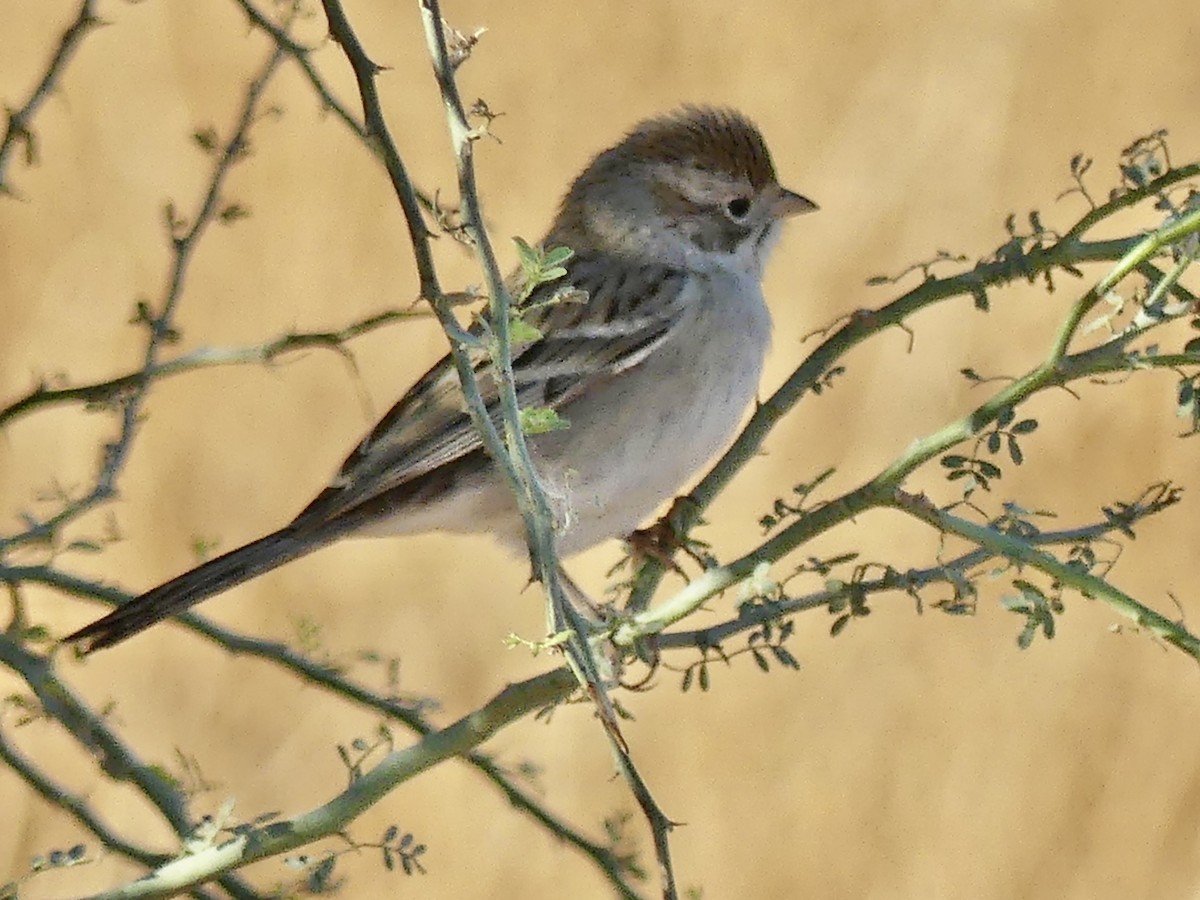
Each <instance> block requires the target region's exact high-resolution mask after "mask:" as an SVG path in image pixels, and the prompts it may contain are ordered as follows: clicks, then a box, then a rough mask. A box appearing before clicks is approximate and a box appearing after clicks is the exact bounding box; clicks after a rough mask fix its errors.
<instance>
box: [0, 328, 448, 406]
mask: <svg viewBox="0 0 1200 900" xmlns="http://www.w3.org/2000/svg"><path fill="white" fill-rule="evenodd" d="M426 316H428V313H426V312H424V311H423V310H413V309H393V310H387V311H386V312H381V313H376V314H374V315H371V316H367V317H365V318H363V319H360V320H358V321H357V322H351V323H350V324H349V325H346V326H343V327H342V328H339V329H337V330H335V331H300V332H296V331H293V332H290V333H288V334H283V335H280V336H279V337H276V338H272V339H271V340H269V341H264V342H263V343H261V344H252V345H250V346H247V347H201V348H199V349H197V350H193V351H191V352H190V353H185V354H184V355H182V356H178V357H176V358H175V359H170V360H166V361H163V362H156V363H154V364H153V365H152V366H151V367H149V368H143V369H138V370H136V371H134V372H127V373H126V374H124V375H119V376H117V377H116V378H109V379H106V380H104V381H96V382H92V383H91V384H81V385H74V386H71V387H47V386H46V385H45V384H44V383H43V384H39V385H38V386H37V387H35V388H34V389H33V390H32V391H30V392H29V393H28V394H26V395H25V396H23V397H21V398H19V399H17V400H14V401H13V402H12V403H10V404H9V405H7V406H5V407H2V408H0V428H3V427H4V426H5V425H7V424H8V423H9V422H11V421H13V420H15V419H17V418H19V417H20V416H23V415H27V414H29V413H32V412H35V411H37V410H40V409H45V408H47V407H51V406H59V405H62V404H67V403H86V404H105V403H111V402H114V401H116V400H118V399H120V398H121V397H122V396H123V395H125V394H126V392H128V391H129V390H131V389H133V388H136V387H137V386H138V385H139V384H140V383H141V382H142V381H143V380H150V381H160V380H162V379H164V378H167V377H170V376H172V375H181V374H183V373H184V372H194V371H197V370H198V369H207V368H212V367H214V366H232V365H254V364H269V363H272V362H274V361H276V360H277V359H278V358H279V357H280V356H283V355H285V354H287V353H293V352H296V351H298V350H306V349H309V348H324V349H329V350H333V351H334V352H336V353H339V354H342V355H343V356H345V355H348V354H349V351H348V350H347V349H346V348H345V346H344V344H345V343H346V342H347V341H349V340H352V339H353V338H356V337H358V336H360V335H363V334H367V333H369V332H372V331H375V330H376V329H378V328H382V327H384V326H386V325H391V324H393V323H395V322H401V321H406V320H408V319H415V318H425V317H426Z"/></svg>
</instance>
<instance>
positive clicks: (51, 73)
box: [0, 0, 104, 196]
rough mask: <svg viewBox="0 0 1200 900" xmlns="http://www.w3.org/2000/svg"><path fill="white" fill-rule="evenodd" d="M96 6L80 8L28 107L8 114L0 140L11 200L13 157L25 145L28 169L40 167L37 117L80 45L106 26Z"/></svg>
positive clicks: (89, 2)
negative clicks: (35, 128) (9, 177)
mask: <svg viewBox="0 0 1200 900" xmlns="http://www.w3.org/2000/svg"><path fill="white" fill-rule="evenodd" d="M95 5H96V4H95V0H83V2H82V3H80V4H79V12H78V13H76V15H75V20H74V21H73V22H71V24H70V25H69V26H67V30H66V31H64V32H63V35H62V37H61V38H60V39H59V42H58V47H57V48H56V49H55V51H54V53H53V55H52V56H51V57H50V63H49V65H47V66H46V72H45V74H44V75H42V78H41V80H40V81H39V82H38V84H37V87H35V88H34V89H33V93H32V94H30V95H29V99H28V100H27V101H25V105H24V106H22V107H21V108H20V109H15V110H14V109H11V108H8V109H6V110H5V112H6V113H7V116H8V124H7V126H6V127H5V129H4V138H3V139H2V140H0V194H8V195H10V196H12V195H13V194H14V191H13V189H12V187H11V186H10V185H9V184H8V182H7V181H6V179H5V172H6V170H7V168H8V161H9V157H10V156H12V154H13V152H14V151H15V150H16V149H17V146H18V145H24V147H25V161H26V163H27V164H28V165H34V164H36V163H37V160H38V152H37V138H36V137H35V136H34V134H33V131H32V130H31V125H32V122H33V117H34V116H35V115H37V111H38V109H39V108H40V107H41V105H42V103H43V102H44V101H45V99H46V98H47V97H49V96H50V94H51V93H52V92H53V91H54V89H55V87H57V85H58V80H59V78H60V77H61V76H62V73H63V70H64V69H65V68H66V66H67V63H68V62H69V61H70V59H71V56H72V55H73V54H74V53H75V51H76V50H77V49H78V48H79V44H80V42H81V41H82V40H83V39H84V37H85V36H86V35H87V34H88V33H89V32H90V31H92V30H94V29H96V28H98V27H100V26H101V25H103V24H104V22H103V21H102V20H101V19H99V18H97V17H96V13H95Z"/></svg>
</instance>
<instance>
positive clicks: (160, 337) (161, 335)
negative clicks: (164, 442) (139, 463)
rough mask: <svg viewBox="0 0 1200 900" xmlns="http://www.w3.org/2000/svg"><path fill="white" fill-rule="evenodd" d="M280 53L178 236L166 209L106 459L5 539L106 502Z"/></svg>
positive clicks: (246, 104) (50, 527)
mask: <svg viewBox="0 0 1200 900" xmlns="http://www.w3.org/2000/svg"><path fill="white" fill-rule="evenodd" d="M283 58H284V54H283V51H282V50H280V49H279V48H278V47H275V48H273V50H272V53H271V55H270V58H269V59H268V60H267V63H266V64H265V65H264V66H263V68H262V70H261V71H260V73H259V74H258V75H257V76H256V77H255V78H254V80H253V81H252V82H251V83H250V86H249V88H248V89H247V91H246V96H245V99H244V101H243V103H242V109H241V111H240V113H239V115H238V119H237V124H236V126H235V129H234V133H233V136H232V137H231V138H230V139H229V141H228V142H227V143H226V144H225V146H224V148H223V149H222V151H221V153H220V155H219V156H218V158H217V161H216V163H215V164H214V167H213V172H212V175H211V176H210V178H209V182H208V185H207V188H206V190H205V194H204V197H203V199H202V200H201V202H200V208H199V210H198V211H197V213H196V216H195V219H194V221H193V222H192V225H191V227H190V228H187V229H186V230H185V231H184V233H183V234H182V235H178V236H177V235H176V234H175V230H176V229H177V228H178V227H179V225H180V223H179V222H178V221H177V220H176V219H175V215H174V212H173V211H172V210H170V209H168V222H167V226H168V229H169V230H170V232H171V234H170V241H171V250H172V256H173V262H172V266H171V271H170V272H169V274H168V276H167V285H166V288H165V290H164V292H163V297H162V300H161V302H160V304H159V308H158V311H157V312H152V311H151V310H150V309H149V308H147V307H143V308H142V309H141V310H140V314H141V317H142V318H143V319H144V320H145V325H146V328H147V331H148V336H147V340H146V349H145V352H144V354H143V358H142V365H141V368H140V370H139V372H140V376H139V378H138V379H137V382H136V384H134V385H133V386H132V388H131V389H130V390H129V391H128V393H127V394H126V395H125V396H124V397H123V398H122V401H121V417H120V419H121V427H120V433H119V435H118V437H117V439H116V440H115V441H113V442H112V443H110V444H108V445H107V446H106V447H105V452H104V460H103V463H102V465H101V468H100V472H99V474H98V475H97V477H96V481H95V483H94V485H93V486H92V488H91V489H90V490H89V491H88V493H87V494H85V495H84V496H83V497H80V498H79V499H77V500H73V501H71V502H70V503H68V504H67V505H66V506H65V507H64V508H63V509H62V510H60V511H59V512H58V513H56V514H54V515H52V516H50V517H49V518H48V519H46V520H44V521H42V522H38V523H35V524H33V525H32V526H30V527H29V528H27V529H26V530H25V531H24V532H23V533H20V534H17V535H13V536H10V537H9V538H8V539H7V543H9V544H16V543H25V542H33V541H41V540H45V539H46V538H47V537H50V536H53V535H54V534H56V533H57V531H58V529H60V528H61V527H62V526H63V525H65V524H66V523H67V522H69V521H72V520H74V519H76V518H78V517H79V516H80V515H82V514H83V513H85V512H87V511H89V510H91V509H93V508H94V507H96V506H98V505H100V504H101V503H104V502H105V501H107V500H109V499H110V498H111V497H112V496H113V495H114V494H115V492H116V483H117V479H118V476H119V475H120V473H121V471H122V470H123V469H124V466H125V462H126V460H127V459H128V456H129V453H130V450H131V448H132V446H133V438H134V435H135V433H136V431H137V425H138V422H139V419H140V418H141V413H142V409H143V406H144V404H145V401H146V395H147V392H148V391H149V388H150V386H151V384H152V379H151V378H150V376H149V374H148V373H150V372H152V371H153V370H154V369H155V368H156V367H157V366H158V364H159V356H160V355H161V353H162V347H163V344H164V343H167V342H169V341H170V340H172V338H173V336H174V330H173V328H174V326H173V323H174V317H175V311H176V309H177V308H178V305H179V301H180V299H181V297H182V295H183V286H184V283H185V279H186V275H187V269H188V265H189V263H190V262H191V259H192V256H193V255H194V253H195V250H196V246H197V245H198V243H199V240H200V238H201V237H202V236H203V234H204V232H205V230H206V228H207V227H208V225H209V224H211V222H212V221H213V219H214V218H216V216H217V213H218V211H219V209H220V203H219V200H220V194H221V188H222V187H223V186H224V184H225V179H226V177H227V176H228V174H229V171H230V169H232V167H233V165H234V163H236V162H237V161H238V160H239V159H241V158H242V157H243V155H244V153H245V150H246V146H247V145H246V136H247V134H248V132H249V130H250V127H251V125H253V124H254V122H255V121H256V117H257V115H258V105H259V102H260V100H261V99H262V95H263V93H264V91H265V90H266V87H267V84H268V83H269V81H270V80H271V77H272V76H273V75H274V74H275V71H276V69H277V68H278V67H279V64H280V62H282V60H283Z"/></svg>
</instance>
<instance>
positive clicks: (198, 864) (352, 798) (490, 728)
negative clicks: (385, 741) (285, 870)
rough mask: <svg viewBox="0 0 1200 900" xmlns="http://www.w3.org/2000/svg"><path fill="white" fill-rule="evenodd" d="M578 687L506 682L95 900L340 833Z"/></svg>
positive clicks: (564, 680) (190, 880)
mask: <svg viewBox="0 0 1200 900" xmlns="http://www.w3.org/2000/svg"><path fill="white" fill-rule="evenodd" d="M574 688H575V679H574V676H573V675H572V674H571V673H570V672H569V671H567V670H566V669H556V670H554V671H552V672H547V673H546V674H544V675H538V676H536V677H535V678H531V679H529V680H527V681H523V682H520V683H518V684H512V685H509V686H508V687H506V688H505V689H504V690H503V691H501V692H500V693H499V694H498V695H496V697H495V698H493V699H492V700H491V701H490V702H488V703H487V704H485V705H484V706H482V707H480V708H479V709H477V710H475V711H474V712H472V713H469V714H468V715H466V716H464V717H463V718H461V719H459V720H458V721H457V722H455V723H454V724H452V725H449V726H447V727H446V728H443V729H442V730H440V731H437V732H434V733H432V734H430V735H428V736H426V737H424V738H422V739H421V740H420V741H418V742H417V743H416V744H414V745H413V746H411V747H408V748H406V749H404V750H396V751H394V752H392V753H389V754H388V755H387V756H386V757H385V758H384V759H383V760H382V761H381V762H380V763H379V765H377V766H375V768H373V769H371V770H370V771H369V772H366V773H364V774H363V775H362V776H361V777H359V778H357V779H355V780H354V781H353V782H352V783H351V785H350V786H349V788H347V789H346V790H345V791H343V792H342V793H341V794H339V795H338V796H336V797H334V798H333V799H332V800H330V801H329V802H328V803H325V804H324V805H322V806H320V807H318V808H316V809H314V810H311V811H309V812H307V813H304V814H303V815H300V816H296V817H295V818H292V819H287V820H276V821H272V822H270V823H267V824H264V825H258V826H253V827H249V828H245V829H239V830H238V833H237V834H236V835H235V836H234V837H233V838H231V839H229V840H225V841H222V842H221V843H219V844H215V845H213V846H210V847H208V848H205V849H202V850H199V851H198V852H195V853H190V854H188V855H187V856H184V857H181V858H179V859H176V860H173V861H172V862H169V863H167V864H165V865H163V866H161V867H159V868H158V869H156V870H155V871H154V872H152V873H150V874H149V875H146V876H145V877H143V878H139V879H138V880H137V881H134V882H131V883H129V884H126V885H124V886H122V887H120V888H116V889H115V890H112V891H107V892H105V893H102V894H97V895H96V897H95V900H109V898H113V900H116V898H131V897H170V896H173V895H174V894H177V893H179V891H181V890H183V889H185V888H187V887H190V886H192V885H196V884H203V883H204V882H206V881H210V880H212V879H213V878H215V877H217V876H218V875H221V874H222V873H228V872H230V871H232V870H234V869H236V868H240V867H242V866H245V865H247V864H249V863H251V862H254V861H255V860H259V859H265V858H267V857H270V856H276V855H278V854H281V853H284V852H286V851H288V850H291V849H294V848H296V847H302V846H304V845H306V844H310V843H312V842H314V841H317V840H320V839H322V838H326V837H331V836H335V835H338V834H341V833H342V831H343V830H344V829H345V828H346V826H347V825H349V824H350V823H351V822H352V821H354V819H355V818H357V817H358V816H359V815H360V814H361V813H362V812H363V811H364V810H366V809H369V808H370V807H371V806H373V805H374V804H375V803H377V802H378V801H380V800H381V799H383V798H384V797H386V796H387V795H388V794H389V793H390V792H391V791H392V790H393V789H394V788H395V787H396V786H397V785H398V784H402V783H403V782H405V781H407V780H408V779H410V778H413V777H415V776H417V775H419V774H420V773H422V772H424V771H425V770H426V769H429V768H432V767H433V766H436V765H438V764H439V763H442V762H445V761H446V760H449V759H452V758H453V757H455V756H460V755H462V754H463V753H465V752H467V751H468V750H470V749H471V748H473V747H477V746H479V745H480V744H482V743H483V742H484V741H486V740H487V739H488V738H489V737H491V736H492V735H493V734H495V733H496V732H498V731H499V730H500V729H502V728H504V727H505V726H507V725H510V724H512V723H513V722H517V721H520V720H521V719H523V718H525V717H526V716H528V715H529V714H531V713H533V712H536V711H537V710H539V709H541V708H543V707H545V706H547V705H548V704H551V703H555V702H558V701H559V700H561V699H563V698H564V697H565V696H566V695H567V694H569V693H570V692H571V691H573V690H574Z"/></svg>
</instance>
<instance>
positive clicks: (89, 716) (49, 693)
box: [0, 634, 256, 898]
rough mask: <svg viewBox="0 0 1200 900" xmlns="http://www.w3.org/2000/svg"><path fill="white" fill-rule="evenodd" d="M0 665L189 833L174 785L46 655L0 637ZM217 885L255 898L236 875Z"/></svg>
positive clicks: (116, 774) (101, 761) (104, 765)
mask: <svg viewBox="0 0 1200 900" xmlns="http://www.w3.org/2000/svg"><path fill="white" fill-rule="evenodd" d="M0 664H3V665H5V666H7V667H8V668H9V669H11V670H13V671H14V672H16V673H17V674H18V675H20V676H21V678H22V679H23V680H24V681H25V683H26V684H27V685H29V688H30V689H31V690H32V691H33V693H34V695H35V696H36V697H37V699H38V702H39V703H40V704H41V706H42V710H43V711H44V712H45V714H46V715H47V716H49V717H50V718H52V719H54V720H55V721H56V722H58V723H59V724H60V725H61V726H62V727H63V728H65V729H66V730H67V732H68V733H70V735H71V736H72V737H73V738H74V739H75V740H76V742H77V743H78V744H79V746H81V747H84V748H86V749H88V750H89V751H90V752H91V753H92V754H93V755H94V756H95V758H96V760H97V763H98V765H99V766H100V768H101V769H103V770H104V772H105V773H107V774H108V776H109V777H110V778H113V779H116V780H117V781H125V782H128V783H129V784H131V785H132V786H133V787H135V788H136V789H137V790H138V792H140V793H141V794H142V795H143V796H144V797H146V799H147V800H149V801H150V804H151V805H152V806H154V808H155V809H157V810H158V811H159V813H160V814H161V815H162V817H163V818H164V819H165V820H166V821H167V822H168V823H169V824H170V826H171V828H172V829H173V830H174V832H175V833H176V834H177V835H179V836H180V837H181V838H182V837H184V836H185V835H187V834H188V833H190V832H191V831H192V828H193V823H192V821H191V819H190V817H189V816H188V811H187V803H186V800H185V798H184V796H183V795H182V794H181V793H180V792H179V790H178V789H177V788H176V786H175V785H174V784H173V783H171V781H170V780H169V779H167V778H164V777H163V775H162V774H161V772H160V771H159V769H158V767H157V766H152V765H149V764H147V763H145V762H143V761H142V760H141V759H139V758H138V756H137V754H136V753H135V752H134V751H133V749H132V748H130V747H128V746H126V745H125V743H124V742H122V741H121V739H120V738H119V737H118V736H117V734H116V732H115V731H113V730H112V729H111V728H109V726H108V723H107V722H105V721H104V718H103V716H101V715H99V714H97V713H95V712H94V711H93V710H92V709H91V707H90V706H88V704H87V703H86V702H85V701H83V700H82V699H80V698H79V697H78V696H77V695H76V694H75V692H74V691H73V690H71V688H70V687H69V686H68V685H67V684H66V682H64V681H62V680H61V679H60V678H59V677H58V676H57V675H56V674H55V672H54V667H53V664H52V660H51V659H50V658H49V657H46V656H41V655H38V654H36V653H32V652H30V651H29V650H27V649H26V648H25V647H23V646H21V645H20V644H19V643H17V642H16V641H15V640H14V639H13V637H12V636H11V635H8V634H0ZM77 818H78V817H77ZM118 846H120V845H118ZM221 884H222V886H223V887H224V888H225V889H226V890H228V891H229V892H230V893H231V894H232V895H233V896H235V897H244V898H251V897H255V896H256V894H255V892H254V891H253V890H251V889H250V888H249V887H248V886H247V885H246V884H245V883H244V882H242V880H241V879H240V878H237V877H236V876H234V875H224V876H223V877H222V878H221Z"/></svg>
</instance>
